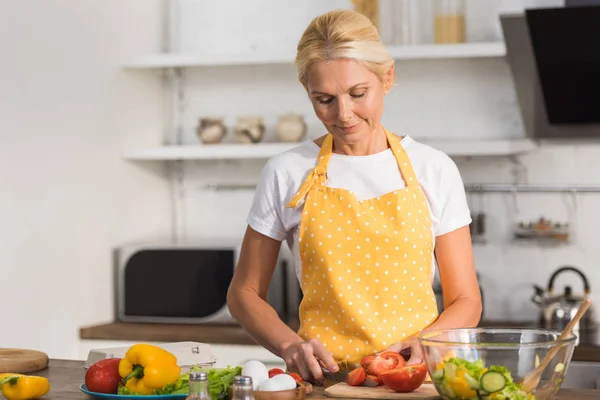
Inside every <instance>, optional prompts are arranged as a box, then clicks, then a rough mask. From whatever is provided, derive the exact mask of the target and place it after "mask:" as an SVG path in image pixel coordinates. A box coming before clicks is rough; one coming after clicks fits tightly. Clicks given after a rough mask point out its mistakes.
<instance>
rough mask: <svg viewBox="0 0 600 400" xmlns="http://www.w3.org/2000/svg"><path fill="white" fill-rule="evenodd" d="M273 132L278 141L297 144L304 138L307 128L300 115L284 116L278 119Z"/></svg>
mask: <svg viewBox="0 0 600 400" xmlns="http://www.w3.org/2000/svg"><path fill="white" fill-rule="evenodd" d="M275 130H276V132H277V136H278V137H279V140H280V141H282V142H299V141H301V140H302V139H304V137H305V136H306V131H307V126H306V122H305V121H304V117H303V116H302V115H299V114H286V115H282V116H281V117H279V120H278V121H277V126H276V127H275Z"/></svg>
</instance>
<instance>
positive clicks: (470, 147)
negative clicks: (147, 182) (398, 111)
mask: <svg viewBox="0 0 600 400" xmlns="http://www.w3.org/2000/svg"><path fill="white" fill-rule="evenodd" d="M416 140H417V141H419V142H420V143H424V144H427V145H429V146H431V147H434V148H436V149H438V150H441V151H443V152H444V153H446V154H448V155H449V156H454V157H458V156H473V157H477V156H510V155H516V154H521V153H526V152H529V151H531V150H533V149H535V148H536V147H537V146H536V144H535V142H533V141H531V140H528V139H504V140H498V139H490V140H477V139H452V140H450V139H440V140H433V139H432V140H427V139H416ZM297 145H298V143H258V144H208V145H165V146H161V147H155V148H146V149H137V150H131V151H128V152H126V153H125V154H124V157H125V159H127V160H131V161H177V160H219V159H221V160H243V159H268V158H271V157H273V156H275V155H277V154H279V153H282V152H284V151H286V150H289V149H291V148H293V147H295V146H297Z"/></svg>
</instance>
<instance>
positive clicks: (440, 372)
mask: <svg viewBox="0 0 600 400" xmlns="http://www.w3.org/2000/svg"><path fill="white" fill-rule="evenodd" d="M431 379H433V380H434V381H441V380H442V379H444V368H440V369H436V370H435V371H433V373H432V374H431Z"/></svg>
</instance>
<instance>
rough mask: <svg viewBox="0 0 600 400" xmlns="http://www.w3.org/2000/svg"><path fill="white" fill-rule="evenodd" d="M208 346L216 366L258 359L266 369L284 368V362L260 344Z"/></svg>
mask: <svg viewBox="0 0 600 400" xmlns="http://www.w3.org/2000/svg"><path fill="white" fill-rule="evenodd" d="M210 347H211V348H212V351H213V353H214V354H215V356H216V357H217V364H216V365H215V366H216V367H226V366H228V365H230V366H232V367H233V366H237V365H243V364H244V363H245V362H246V361H248V360H258V361H260V362H262V363H263V364H265V366H266V367H267V368H268V369H271V368H281V369H284V368H285V362H283V360H282V359H281V358H279V357H277V356H276V355H274V354H273V353H271V352H270V351H269V350H267V349H265V348H264V347H261V346H243V345H230V344H227V345H222V344H211V345H210Z"/></svg>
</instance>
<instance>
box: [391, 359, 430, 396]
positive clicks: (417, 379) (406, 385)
mask: <svg viewBox="0 0 600 400" xmlns="http://www.w3.org/2000/svg"><path fill="white" fill-rule="evenodd" d="M426 377H427V366H426V365H425V363H422V364H416V365H406V366H402V367H399V368H395V369H392V370H390V371H386V372H384V373H383V374H381V375H380V378H381V380H382V381H383V384H384V385H385V386H386V387H387V388H388V389H391V390H393V391H395V392H401V393H408V392H412V391H414V390H417V389H418V388H419V387H420V386H421V385H422V384H423V382H424V381H425V378H426Z"/></svg>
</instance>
